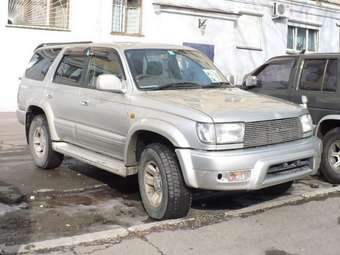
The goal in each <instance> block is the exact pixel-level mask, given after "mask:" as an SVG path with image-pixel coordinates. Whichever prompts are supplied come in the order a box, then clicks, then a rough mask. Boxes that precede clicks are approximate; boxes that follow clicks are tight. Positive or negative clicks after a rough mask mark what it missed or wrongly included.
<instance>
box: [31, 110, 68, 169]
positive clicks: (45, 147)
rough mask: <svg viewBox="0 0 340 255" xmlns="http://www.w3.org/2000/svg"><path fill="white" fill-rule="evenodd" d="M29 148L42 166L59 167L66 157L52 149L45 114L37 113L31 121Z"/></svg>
mask: <svg viewBox="0 0 340 255" xmlns="http://www.w3.org/2000/svg"><path fill="white" fill-rule="evenodd" d="M29 148H30V150H31V154H32V156H33V160H34V163H35V165H36V166H38V167H40V168H44V169H53V168H57V167H58V166H60V164H61V163H62V161H63V159H64V155H62V154H60V153H58V152H56V151H54V150H53V149H52V140H51V138H50V132H49V129H48V123H47V120H46V117H45V115H36V116H35V117H34V118H33V120H32V122H31V125H30V129H29Z"/></svg>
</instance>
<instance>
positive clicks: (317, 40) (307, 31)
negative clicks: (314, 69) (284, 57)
mask: <svg viewBox="0 0 340 255" xmlns="http://www.w3.org/2000/svg"><path fill="white" fill-rule="evenodd" d="M289 27H292V28H293V49H290V48H288V31H289ZM299 28H301V29H306V48H305V52H307V53H316V52H318V51H319V46H320V29H318V28H317V27H311V26H303V25H297V24H288V25H287V36H286V38H287V43H286V52H287V53H290V54H295V53H299V52H301V51H300V50H297V49H296V46H297V30H298V29H299ZM310 30H314V31H315V32H316V41H315V51H310V50H309V49H308V42H309V31H310Z"/></svg>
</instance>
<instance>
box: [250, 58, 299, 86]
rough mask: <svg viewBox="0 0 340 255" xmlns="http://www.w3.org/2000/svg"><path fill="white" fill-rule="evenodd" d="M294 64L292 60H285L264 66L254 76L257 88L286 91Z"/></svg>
mask: <svg viewBox="0 0 340 255" xmlns="http://www.w3.org/2000/svg"><path fill="white" fill-rule="evenodd" d="M294 64H295V60H294V59H286V60H278V61H274V62H271V63H269V64H267V65H265V66H264V67H263V68H262V69H260V70H259V71H258V72H257V74H255V75H256V77H257V80H258V83H259V86H260V87H262V88H264V89H287V88H288V84H289V78H290V74H291V71H292V68H293V67H294Z"/></svg>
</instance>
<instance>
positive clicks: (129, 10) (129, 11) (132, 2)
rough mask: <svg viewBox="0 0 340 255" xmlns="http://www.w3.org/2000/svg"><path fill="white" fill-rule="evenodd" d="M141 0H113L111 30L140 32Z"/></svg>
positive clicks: (114, 31) (127, 32)
mask: <svg viewBox="0 0 340 255" xmlns="http://www.w3.org/2000/svg"><path fill="white" fill-rule="evenodd" d="M141 7H142V0H113V9H112V32H113V33H126V34H140V33H141Z"/></svg>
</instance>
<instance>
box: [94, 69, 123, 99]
mask: <svg viewBox="0 0 340 255" xmlns="http://www.w3.org/2000/svg"><path fill="white" fill-rule="evenodd" d="M96 88H97V89H99V90H103V91H111V92H115V93H121V94H125V93H126V88H125V86H124V84H123V83H122V81H121V80H120V79H119V78H118V77H117V76H116V75H113V74H102V75H99V76H98V78H97V82H96Z"/></svg>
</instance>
